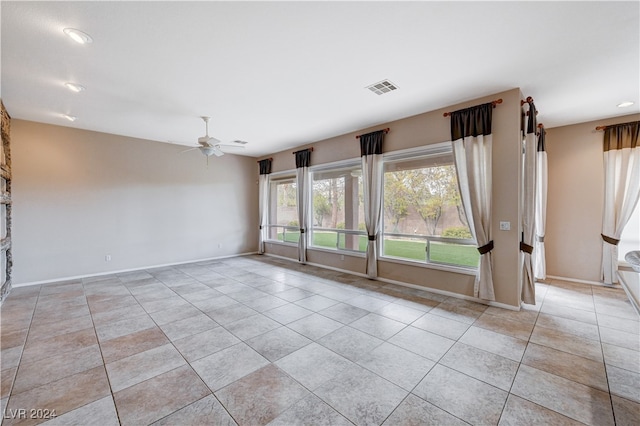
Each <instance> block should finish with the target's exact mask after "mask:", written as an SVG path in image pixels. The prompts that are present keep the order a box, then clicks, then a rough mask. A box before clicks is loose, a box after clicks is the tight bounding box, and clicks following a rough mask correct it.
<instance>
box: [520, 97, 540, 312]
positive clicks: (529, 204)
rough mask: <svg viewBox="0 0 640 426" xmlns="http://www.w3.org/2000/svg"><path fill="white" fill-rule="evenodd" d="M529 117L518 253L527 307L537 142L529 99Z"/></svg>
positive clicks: (531, 291) (531, 300) (531, 290)
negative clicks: (521, 258)
mask: <svg viewBox="0 0 640 426" xmlns="http://www.w3.org/2000/svg"><path fill="white" fill-rule="evenodd" d="M527 101H528V104H529V110H528V113H529V117H528V120H527V128H526V135H525V138H524V152H523V162H522V164H523V173H522V217H521V219H520V220H521V222H522V238H521V240H520V251H521V252H522V254H523V263H522V283H521V284H522V289H521V296H520V297H521V299H522V301H523V302H524V303H527V304H529V305H535V304H536V287H535V277H534V275H533V258H532V257H533V256H532V255H533V249H534V247H533V245H534V235H535V202H536V160H537V149H538V140H537V137H536V130H537V126H536V108H535V106H534V104H533V101H531V100H530V98H528V99H527Z"/></svg>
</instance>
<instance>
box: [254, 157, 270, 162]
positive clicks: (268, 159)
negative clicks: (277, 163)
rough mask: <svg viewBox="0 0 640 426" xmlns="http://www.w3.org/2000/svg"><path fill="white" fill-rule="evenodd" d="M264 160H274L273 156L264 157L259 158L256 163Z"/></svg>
mask: <svg viewBox="0 0 640 426" xmlns="http://www.w3.org/2000/svg"><path fill="white" fill-rule="evenodd" d="M264 160H271V161H273V157H269V158H264V159H262V160H258V161H256V163H259V162H261V161H264Z"/></svg>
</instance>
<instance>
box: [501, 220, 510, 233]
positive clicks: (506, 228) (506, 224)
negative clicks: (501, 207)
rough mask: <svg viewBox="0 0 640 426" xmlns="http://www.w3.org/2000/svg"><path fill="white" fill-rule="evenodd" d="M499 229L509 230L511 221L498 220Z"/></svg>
mask: <svg viewBox="0 0 640 426" xmlns="http://www.w3.org/2000/svg"><path fill="white" fill-rule="evenodd" d="M500 230H501V231H510V230H511V222H500Z"/></svg>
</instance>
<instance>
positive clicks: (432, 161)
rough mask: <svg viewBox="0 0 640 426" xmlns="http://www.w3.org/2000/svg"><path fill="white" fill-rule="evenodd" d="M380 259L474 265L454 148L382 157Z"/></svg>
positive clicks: (467, 266) (476, 256) (476, 255)
mask: <svg viewBox="0 0 640 426" xmlns="http://www.w3.org/2000/svg"><path fill="white" fill-rule="evenodd" d="M383 209H384V214H383V224H384V227H383V236H382V250H381V253H382V257H388V258H398V259H403V260H409V261H416V262H422V263H425V262H426V263H430V264H444V265H454V266H459V267H465V268H476V267H477V266H478V261H479V258H480V255H479V254H478V251H477V249H476V246H475V244H474V241H473V238H472V235H471V232H470V230H469V225H468V223H467V218H466V216H465V214H464V209H463V207H462V203H461V199H460V191H459V189H458V182H457V178H456V172H455V166H454V163H453V154H452V153H451V149H450V148H449V149H445V150H442V149H440V150H437V151H436V152H431V153H430V152H429V150H424V151H422V153H421V155H420V154H416V153H415V152H414V153H412V154H411V155H410V156H409V155H405V156H404V158H403V156H402V155H396V156H392V157H390V158H389V159H385V161H384V186H383Z"/></svg>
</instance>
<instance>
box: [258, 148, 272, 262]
mask: <svg viewBox="0 0 640 426" xmlns="http://www.w3.org/2000/svg"><path fill="white" fill-rule="evenodd" d="M258 164H259V165H260V175H259V177H258V215H259V216H260V218H259V219H260V234H259V236H258V253H260V254H263V253H264V242H265V241H266V240H267V238H268V228H267V225H268V223H267V221H268V211H269V173H271V159H270V158H267V159H265V160H260V161H258Z"/></svg>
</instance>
